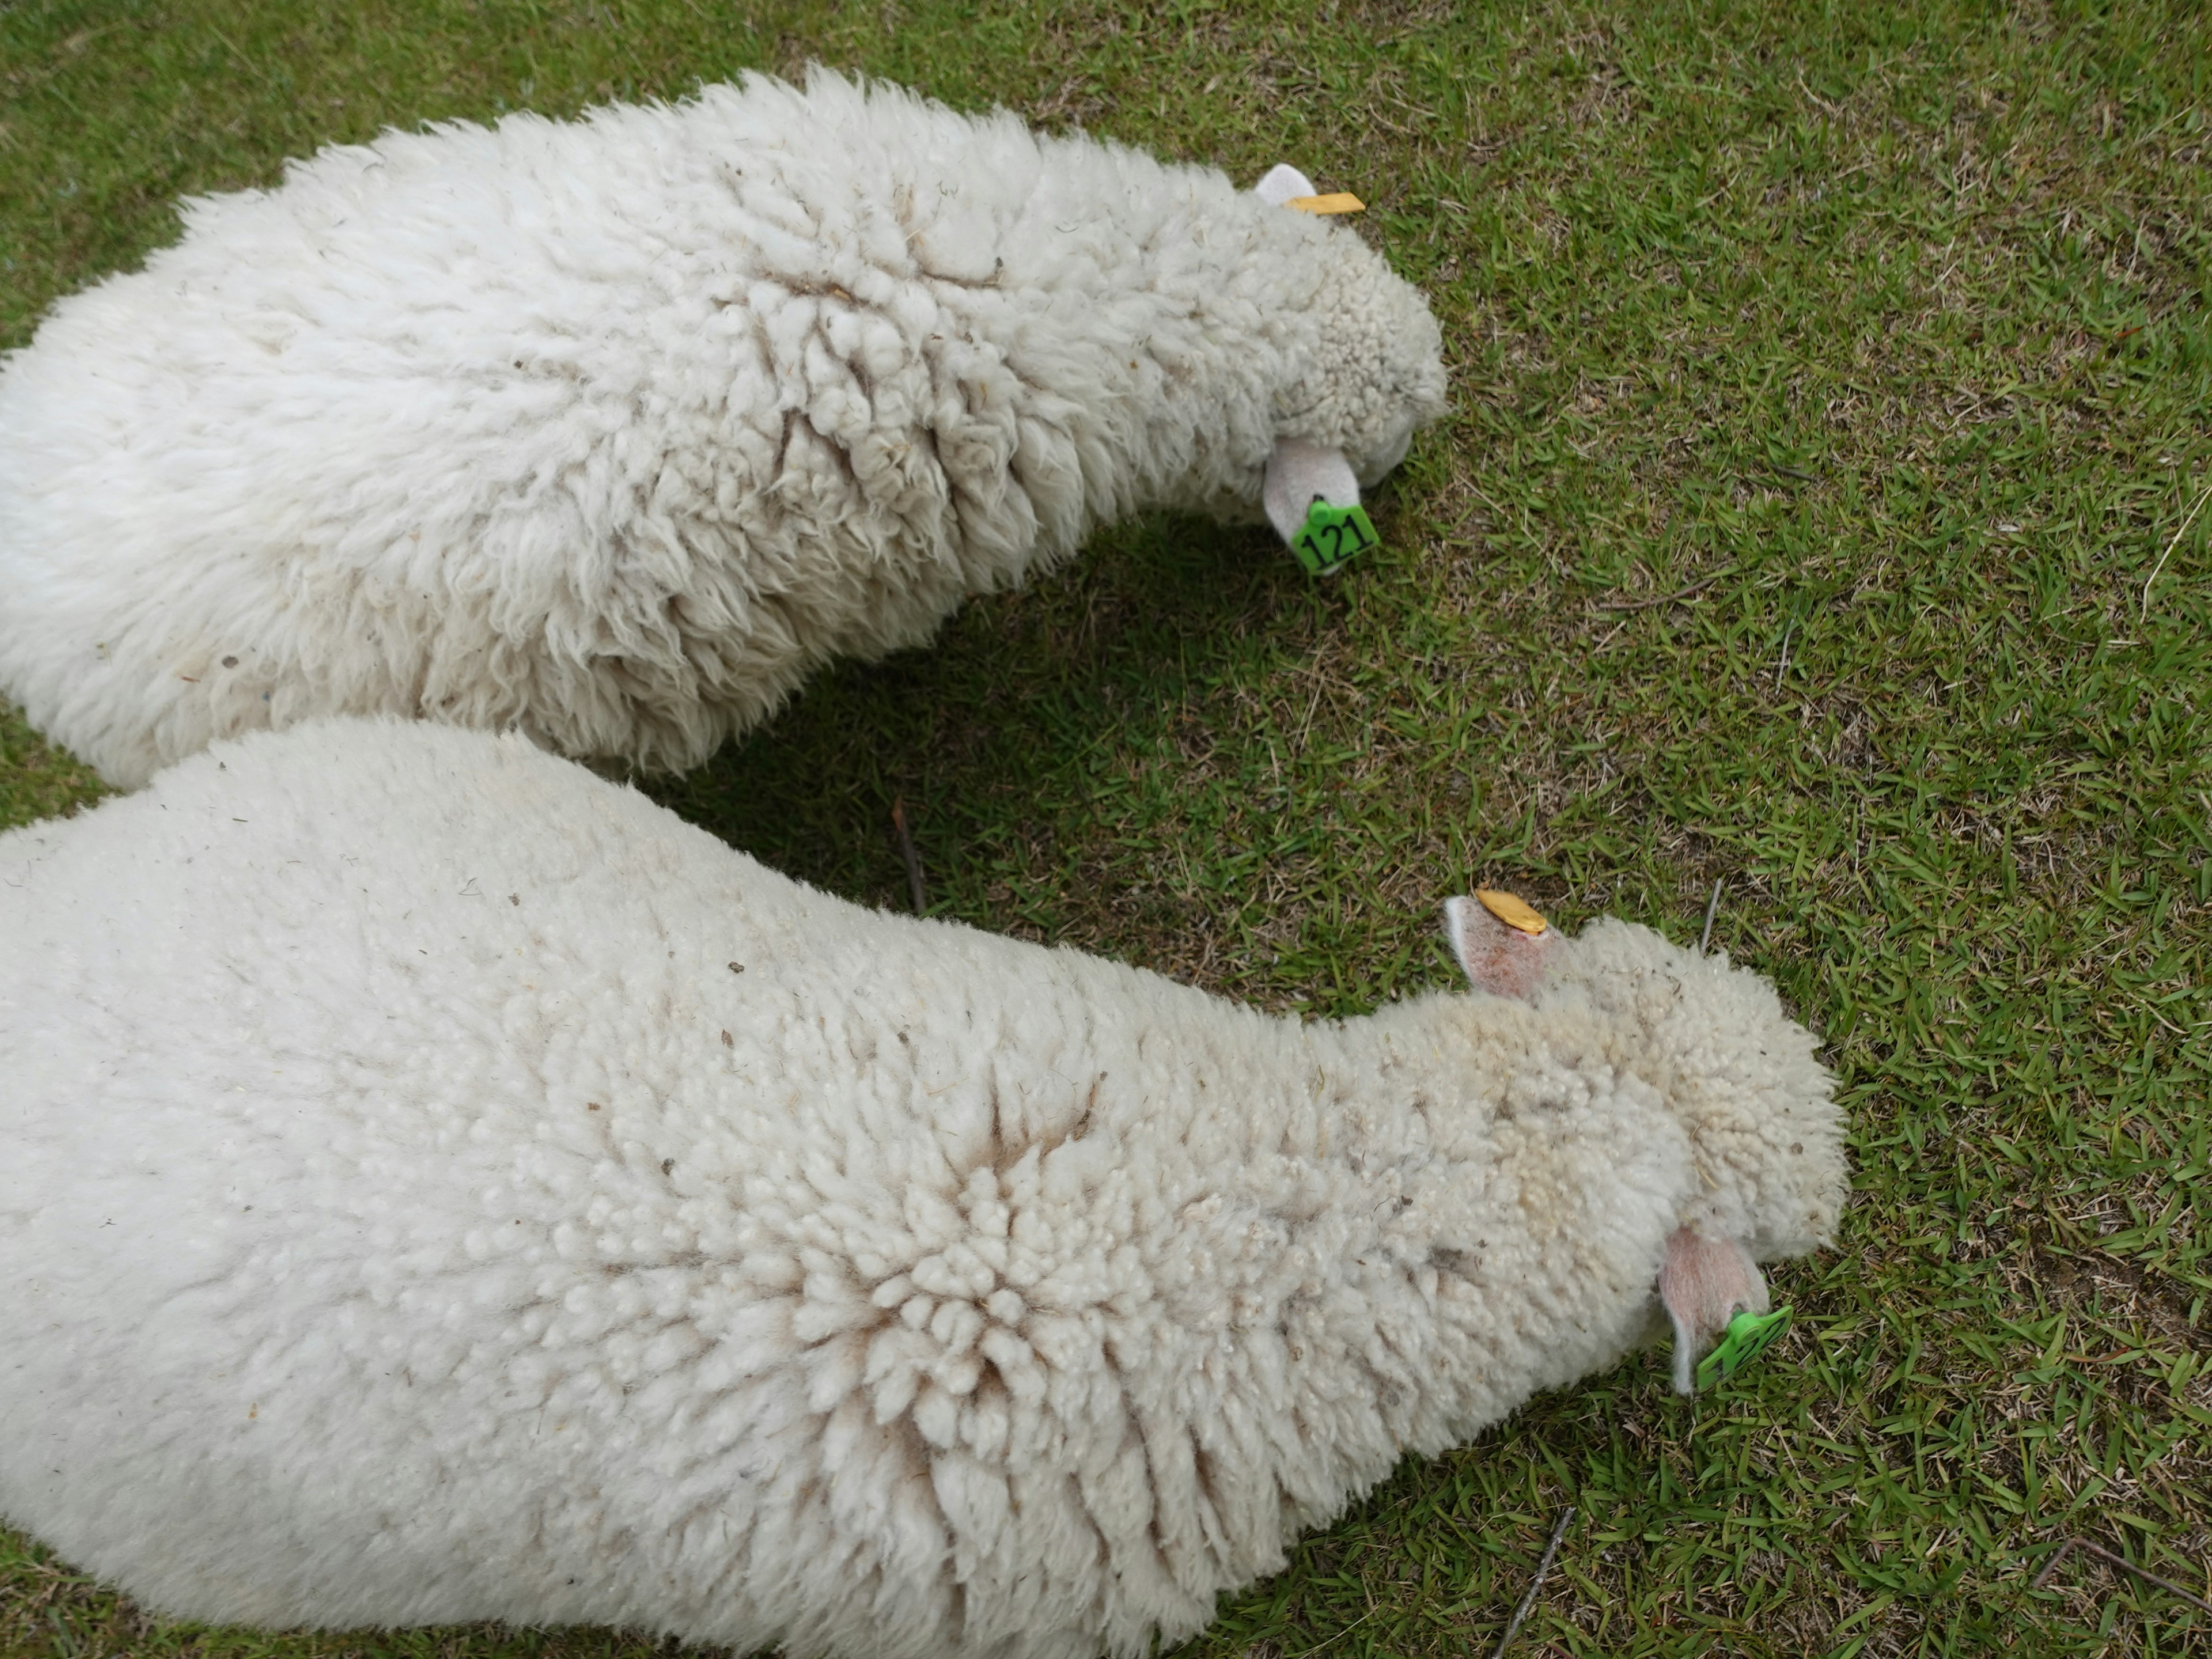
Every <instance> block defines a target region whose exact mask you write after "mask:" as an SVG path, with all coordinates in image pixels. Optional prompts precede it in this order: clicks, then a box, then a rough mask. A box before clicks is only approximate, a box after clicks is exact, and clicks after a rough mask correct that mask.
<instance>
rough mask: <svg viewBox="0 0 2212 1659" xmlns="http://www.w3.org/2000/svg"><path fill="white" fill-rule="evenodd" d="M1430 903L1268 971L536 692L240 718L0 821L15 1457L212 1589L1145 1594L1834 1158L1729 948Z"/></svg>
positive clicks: (5, 1285)
mask: <svg viewBox="0 0 2212 1659" xmlns="http://www.w3.org/2000/svg"><path fill="white" fill-rule="evenodd" d="M1449 918H1450V921H1449V933H1450V935H1451V937H1452V939H1453V943H1454V945H1455V949H1456V951H1457V952H1458V954H1459V956H1460V957H1461V959H1462V963H1464V964H1465V965H1466V966H1467V968H1468V971H1469V974H1470V976H1471V977H1472V979H1473V980H1474V982H1475V984H1476V986H1477V987H1478V990H1479V991H1480V990H1482V989H1484V988H1485V987H1489V989H1490V990H1491V991H1492V994H1475V995H1467V994H1431V995H1427V996H1423V997H1420V998H1418V999H1415V1000H1411V1001H1408V1002H1405V1003H1401V1004H1399V1005H1396V1006H1391V1007H1389V1008H1386V1009H1384V1010H1383V1011H1382V1012H1377V1013H1375V1014H1372V1015H1370V1016H1368V1017H1366V1018H1358V1019H1351V1020H1346V1021H1342V1022H1325V1023H1323V1022H1316V1023H1301V1022H1300V1021H1299V1020H1297V1019H1296V1018H1274V1017H1270V1016H1267V1015H1264V1014H1261V1013H1260V1012H1255V1011H1254V1010H1251V1009H1248V1008H1244V1007H1240V1006H1236V1005H1234V1004H1231V1003H1228V1002H1225V1001H1223V1000H1219V999H1218V998H1215V997H1212V996H1210V995H1207V994H1203V993H1201V992H1199V991H1197V990H1194V989H1192V988H1190V987H1186V986H1182V985H1178V984H1176V983H1173V982H1172V981H1169V980H1166V979H1164V978H1161V977H1160V976H1158V975H1154V974H1150V973H1146V972H1142V971H1139V970H1138V969H1132V968H1128V967H1124V966H1121V965H1120V964H1117V963H1111V962H1106V961H1102V960H1099V959H1097V958H1095V957H1086V956H1083V955H1079V954H1078V953H1076V952H1074V951H1067V950H1051V949H1046V948H1044V947H1042V946H1038V945H1029V944H1024V943H1019V942H1016V941H1012V940H1008V939H1000V938H994V937H993V936H990V935H987V934H984V933H976V932H974V931H972V930H970V929H969V928H966V927H957V926H954V925H951V924H949V923H945V922H939V921H920V920H916V919H913V918H910V917H905V916H900V915H885V914H880V913H878V912H873V911H869V910H864V909H860V908H856V907H854V906H853V905H851V904H848V903H844V902H840V901H838V900H836V899H833V898H829V897H827V896H823V894H821V893H818V892H816V891H813V890H810V889H808V888H806V887H804V886H801V885H799V884H797V883H795V882H793V881H790V880H787V879H786V878H782V877H781V876H778V875H775V874H774V873H772V872H769V871H768V870H765V869H763V868H762V867H761V866H759V865H757V864H755V863H754V862H753V861H752V860H750V859H748V858H745V857H744V856H743V855H741V854H738V853H735V852H733V851H732V850H731V849H730V848H727V847H726V846H724V845H722V844H721V843H720V842H717V841H716V840H714V838H713V837H712V836H708V834H706V833H705V832H704V831H702V830H700V829H696V828H693V827H691V826H690V825H688V824H686V823H683V822H681V821H680V820H678V818H676V817H673V816H672V815H671V814H670V813H668V812H666V811H663V810H661V809H660V808H659V807H657V806H655V805H653V804H652V803H651V802H649V801H648V800H647V799H645V798H644V797H643V796H641V795H639V794H637V793H634V792H632V791H630V790H629V789H626V788H623V787H618V786H617V785H615V784H611V783H609V782H606V781H603V780H601V779H599V777H597V776H595V775H592V774H591V773H590V772H588V771H586V770H585V769H582V768H580V767H577V766H574V765H572V764H570V763H567V762H564V761H562V760H559V759H557V758H556V757H552V756H550V755H548V754H546V753H544V751H543V750H538V749H535V748H533V747H532V746H531V745H530V744H527V743H526V742H525V741H524V740H522V739H521V738H517V737H513V736H505V737H495V736H492V735H489V734H486V733H482V732H468V731H465V730H462V729H459V728H455V727H449V726H437V725H431V724H421V723H417V724H405V723H401V722H398V721H389V720H387V721H384V722H380V723H379V722H346V723H315V724H311V725H307V726H300V727H297V728H295V729H294V730H293V731H291V732H286V733H282V734H270V733H262V734H257V735H255V736H252V737H249V738H246V739H244V740H242V741H240V742H236V743H229V744H222V745H219V746H217V747H216V749H215V750H212V751H211V752H210V753H207V754H204V755H202V756H199V757H195V758H193V759H191V760H188V761H186V762H184V763H180V764H179V765H178V766H177V767H175V768H173V769H170V770H167V771H166V772H164V773H163V774H162V775H160V776H159V777H158V778H156V779H155V782H154V784H153V787H151V788H149V790H147V791H145V792H143V793H138V794H135V795H127V796H122V797H118V798H116V799H111V800H110V801H108V802H107V803H106V804H105V805H101V806H99V807H97V808H95V809H94V810H93V811H90V812H88V813H86V814H84V815H83V816H82V817H77V818H76V819H73V820H70V821H68V822H49V823H38V824H33V825H31V826H29V827H27V828H25V829H16V830H14V831H11V832H9V834H8V835H6V836H0V1102H4V1106H5V1120H4V1121H5V1127H4V1130H0V1134H4V1137H5V1153H4V1156H0V1269H4V1270H0V1330H3V1331H5V1332H6V1333H7V1346H6V1349H5V1364H0V1423H4V1424H5V1425H6V1429H7V1431H6V1433H4V1434H0V1515H4V1516H5V1517H6V1519H7V1520H8V1521H9V1522H10V1523H11V1524H14V1525H16V1526H19V1527H23V1528H28V1529H30V1530H31V1531H33V1532H34V1533H36V1534H39V1535H40V1536H42V1537H43V1538H45V1539H46V1541H48V1542H49V1543H50V1544H52V1546H53V1547H55V1548H56V1549H58V1551H60V1552H61V1553H62V1554H63V1555H64V1557H66V1558H68V1559H70V1560H72V1561H74V1562H76V1564H78V1565H80V1566H82V1567H84V1568H87V1569H89V1570H90V1571H94V1572H95V1573H97V1574H99V1575H100V1576H101V1577H105V1578H107V1579H110V1580H112V1581H113V1582H114V1583H118V1584H120V1585H122V1586H123V1587H125V1589H128V1590H130V1591H131V1593H132V1594H133V1595H137V1596H138V1597H139V1598H141V1599H142V1600H143V1601H144V1602H145V1603H147V1604H148V1605H149V1607H153V1608H156V1609H159V1610H161V1611H162V1612H165V1613H173V1614H177V1615H180V1616H185V1617H190V1618H194V1619H200V1620H214V1621H221V1622H234V1623H245V1624H254V1625H262V1626H293V1625H313V1626H361V1625H380V1626H391V1625H410V1624H416V1623H422V1622H431V1621H444V1620H485V1619H497V1620H510V1621H514V1622H518V1623H524V1624H531V1625H538V1624H561V1623H570V1622H590V1623H594V1624H605V1625H613V1626H628V1627H630V1628H634V1629H637V1630H641V1631H649V1632H670V1633H673V1634H676V1635H678V1636H680V1637H681V1638H684V1639H685V1640H687V1641H695V1642H711V1643H723V1644H728V1645H729V1646H730V1647H732V1649H733V1650H736V1651H738V1652H741V1653H744V1652H751V1651H753V1650H757V1649H767V1648H771V1647H774V1648H777V1649H780V1650H781V1651H782V1652H784V1653H787V1654H789V1655H792V1656H793V1659H808V1656H813V1655H820V1654H831V1653H835V1654H842V1655H846V1656H851V1659H954V1656H963V1659H981V1656H986V1655H989V1656H997V1659H1030V1656H1067V1659H1075V1656H1090V1655H1093V1654H1096V1653H1097V1652H1099V1651H1100V1650H1107V1651H1110V1652H1112V1653H1115V1654H1118V1655H1128V1656H1134V1655H1141V1654H1144V1653H1146V1651H1148V1650H1150V1644H1152V1641H1153V1639H1154V1637H1155V1635H1156V1634H1157V1635H1158V1638H1160V1639H1161V1640H1163V1641H1166V1642H1173V1641H1175V1640H1176V1639H1178V1638H1182V1637H1183V1636H1185V1635H1188V1633H1190V1632H1194V1631H1196V1630H1198V1629H1199V1628H1200V1627H1201V1626H1203V1625H1205V1624H1206V1621H1207V1620H1209V1619H1210V1618H1211V1617H1212V1613H1213V1609H1214V1605H1215V1597H1216V1595H1217V1594H1218V1593H1219V1592H1221V1591H1223V1590H1225V1589H1232V1588H1234V1587H1236V1586H1237V1585H1240V1584H1243V1583H1248V1582H1249V1581H1250V1580H1252V1579H1253V1578H1255V1577H1257V1576H1259V1575H1261V1574H1263V1573H1267V1572H1271V1571H1274V1570H1276V1569H1277V1568H1279V1567H1280V1566H1281V1565H1283V1563H1284V1559H1285V1546H1286V1544H1287V1543H1288V1542H1289V1541H1290V1540H1291V1538H1292V1537H1293V1536H1294V1535H1295V1534H1297V1532H1298V1531H1299V1529H1300V1528H1305V1527H1309V1526H1312V1525H1315V1524H1317V1523H1320V1522H1326V1521H1328V1519H1329V1518H1330V1517H1332V1516H1335V1515H1337V1514H1338V1513H1339V1512H1340V1510H1342V1509H1343V1508H1344V1506H1345V1505H1346V1503H1347V1502H1348V1501H1350V1500H1351V1499H1352V1498H1355V1497H1357V1496H1358V1494H1360V1493H1362V1492H1365V1491H1367V1490H1368V1489H1369V1488H1370V1487H1371V1486H1373V1485H1374V1484H1375V1483H1376V1481H1378V1480H1382V1479H1383V1477H1384V1476H1385V1475H1387V1474H1389V1472H1390V1470H1391V1469H1392V1468H1393V1467H1394V1465H1395V1464H1396V1463H1397V1462H1398V1461H1399V1459H1400V1458H1401V1456H1402V1455H1404V1454H1405V1453H1406V1452H1407V1451H1408V1450H1409V1449H1410V1450H1415V1451H1419V1452H1424V1453H1434V1452H1438V1451H1441V1450H1443V1449H1445V1448H1447V1447H1449V1446H1453V1445H1455V1444H1458V1443H1462V1442H1464V1441H1466V1440H1467V1439H1468V1438H1469V1437H1471V1436H1473V1435H1474V1434H1475V1433H1476V1432H1477V1431H1480V1430H1481V1429H1482V1428H1483V1427H1484V1426H1486V1425H1490V1424H1493V1423H1496V1422H1497V1421H1498V1420H1499V1419H1501V1418H1503V1417H1504V1416H1505V1415H1506V1414H1507V1413H1510V1411H1512V1410H1513V1409H1514V1407H1516V1405H1518V1404H1519V1403H1520V1402H1522V1401H1524V1400H1526V1399H1527V1398H1528V1396H1529V1395H1530V1394H1531V1393H1533V1392H1534V1391H1535V1390H1538V1389H1547V1388H1554V1387H1558V1386H1560V1385H1563V1384H1565V1383H1571V1382H1572V1381H1574V1380H1575V1379H1577V1378H1578V1377H1581V1376H1586V1375H1588V1374H1589V1373H1590V1372H1592V1371H1595V1370H1600V1369H1601V1368H1603V1367H1605V1366H1608V1365H1610V1364H1613V1363H1614V1362H1615V1361H1616V1360H1617V1359H1619V1358H1620V1357H1621V1356H1622V1355H1623V1354H1624V1353H1625V1352H1627V1351H1628V1350H1629V1349H1630V1348H1631V1347H1632V1346H1634V1345H1636V1344H1638V1343H1639V1342H1641V1341H1644V1340H1650V1337H1652V1336H1654V1335H1656V1334H1657V1332H1656V1330H1655V1329H1654V1328H1652V1326H1653V1322H1654V1320H1655V1317H1656V1312H1657V1309H1658V1305H1659V1304H1658V1301H1657V1299H1656V1294H1655V1288H1654V1286H1655V1280H1656V1279H1661V1278H1662V1269H1663V1270H1664V1273H1663V1277H1664V1279H1665V1284H1666V1289H1667V1299H1668V1303H1669V1304H1670V1311H1672V1312H1673V1313H1674V1316H1675V1322H1676V1326H1677V1341H1678V1343H1680V1345H1681V1346H1683V1348H1684V1350H1685V1352H1686V1353H1693V1352H1695V1350H1696V1349H1698V1348H1699V1347H1700V1346H1702V1345H1703V1344H1704V1343H1705V1341H1706V1340H1710V1338H1711V1334H1712V1333H1713V1332H1714V1330H1715V1329H1717V1328H1718V1327H1719V1326H1720V1325H1721V1324H1722V1323H1723V1322H1725V1321H1726V1319H1727V1317H1728V1316H1729V1313H1730V1312H1731V1311H1732V1310H1733V1309H1734V1308H1735V1306H1736V1305H1738V1304H1741V1305H1746V1306H1751V1307H1763V1306H1764V1291H1763V1288H1762V1286H1761V1283H1760V1279H1759V1272H1758V1269H1757V1268H1756V1267H1754V1266H1753V1265H1752V1263H1753V1258H1758V1259H1770V1258H1774V1257H1780V1256H1790V1255H1797V1254H1800V1253H1802V1252H1803V1251H1806V1250H1808V1249H1812V1248H1814V1245H1815V1243H1817V1242H1820V1241H1821V1240H1823V1239H1824V1238H1826V1237H1827V1235H1828V1234H1829V1232H1830V1231H1831V1229H1832V1225H1834V1223H1835V1221H1836V1219H1837V1217H1838V1210H1839V1206H1840V1205H1841V1203H1842V1200H1843V1198H1844V1162H1843V1156H1842V1152H1841V1148H1840V1145H1839V1124H1838V1114H1837V1112H1836V1109H1835V1108H1834V1106H1833V1105H1832V1103H1831V1099H1830V1081H1829V1079H1828V1077H1827V1074H1826V1073H1825V1072H1824V1071H1823V1070H1822V1069H1821V1067H1820V1065H1819V1064H1818V1063H1817V1062H1816V1061H1815V1060H1814V1054H1813V1049H1814V1041H1813V1038H1812V1037H1811V1036H1809V1035H1808V1033H1807V1032H1806V1031H1805V1030H1803V1029H1802V1027H1800V1026H1798V1025H1796V1024H1793V1023H1792V1022H1791V1021H1790V1020H1789V1019H1788V1018H1785V1017H1784V1014H1783V1012H1782V1010H1781V1008H1780V1006H1779V1005H1778V1002H1777V1000H1776V998H1775V995H1774V993H1773V992H1772V990H1771V989H1770V988H1769V987H1768V986H1767V985H1766V984H1765V981H1762V980H1760V979H1759V978H1758V977H1757V976H1755V975H1753V974H1751V973H1748V972H1747V971H1745V970H1743V969H1731V968H1730V967H1729V965H1728V963H1727V962H1726V960H1725V958H1719V957H1699V956H1698V955H1695V954H1693V953H1692V952H1689V951H1683V950H1680V949H1678V948H1676V947H1675V946H1674V945H1669V944H1668V943H1667V942H1666V941H1665V940H1663V939H1661V938H1660V937H1659V936H1658V935H1656V934H1655V933H1651V932H1650V931H1648V930H1646V929H1644V928H1641V927H1631V926H1627V925H1625V924H1622V923H1619V922H1614V921H1598V922H1595V923H1594V924H1592V925H1591V926H1590V927H1588V928H1587V929H1585V930H1584V931H1583V933H1582V934H1581V935H1580V936H1579V937H1578V938H1575V939H1565V938H1562V937H1559V935H1558V933H1556V932H1555V931H1547V933H1544V934H1541V935H1539V936H1535V937H1533V938H1532V937H1530V936H1528V935H1526V934H1522V933H1517V932H1509V931H1508V930H1507V929H1505V928H1504V927H1502V926H1501V925H1500V924H1498V923H1497V922H1495V921H1492V919H1491V917H1490V916H1489V915H1488V913H1487V912H1486V911H1484V910H1482V909H1481V908H1478V907H1475V906H1473V905H1470V904H1466V903H1455V904H1454V905H1452V906H1451V907H1449ZM1499 991H1502V992H1504V993H1507V994H1495V993H1496V992H1499Z"/></svg>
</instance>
